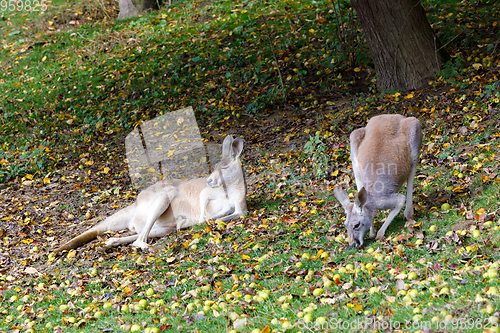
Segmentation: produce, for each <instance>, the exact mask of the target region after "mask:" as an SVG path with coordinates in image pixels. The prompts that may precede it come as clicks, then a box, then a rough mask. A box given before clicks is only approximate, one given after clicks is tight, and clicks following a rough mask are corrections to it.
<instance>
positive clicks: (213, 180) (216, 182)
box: [207, 176, 221, 188]
mask: <svg viewBox="0 0 500 333" xmlns="http://www.w3.org/2000/svg"><path fill="white" fill-rule="evenodd" d="M207 185H208V186H209V187H212V188H215V187H219V186H220V185H221V182H220V178H219V177H213V176H210V177H208V178H207Z"/></svg>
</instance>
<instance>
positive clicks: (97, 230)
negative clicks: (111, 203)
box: [53, 204, 135, 253]
mask: <svg viewBox="0 0 500 333" xmlns="http://www.w3.org/2000/svg"><path fill="white" fill-rule="evenodd" d="M134 209H135V204H132V205H130V206H128V207H126V208H124V209H122V210H119V211H118V212H116V213H115V214H113V215H111V216H110V217H108V218H107V219H105V220H104V221H102V222H101V223H99V224H97V225H96V226H94V227H92V228H90V229H89V230H87V231H85V232H84V233H83V234H81V235H79V236H76V237H75V238H73V239H71V240H70V241H68V242H66V243H64V244H63V245H61V246H59V247H58V248H56V249H55V250H54V251H53V252H54V253H59V252H61V251H64V250H71V249H76V248H77V247H80V246H82V245H84V244H87V243H88V242H91V241H93V240H94V239H96V238H97V236H98V235H102V234H103V233H105V232H106V231H117V230H123V229H127V228H128V225H129V221H130V219H131V218H132V216H133V211H134Z"/></svg>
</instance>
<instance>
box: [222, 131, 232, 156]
mask: <svg viewBox="0 0 500 333" xmlns="http://www.w3.org/2000/svg"><path fill="white" fill-rule="evenodd" d="M232 144H233V136H232V135H228V136H226V138H225V139H224V142H223V143H222V158H224V157H226V156H230V154H231V150H232V148H231V145H232Z"/></svg>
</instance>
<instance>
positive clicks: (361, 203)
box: [354, 187, 368, 210]
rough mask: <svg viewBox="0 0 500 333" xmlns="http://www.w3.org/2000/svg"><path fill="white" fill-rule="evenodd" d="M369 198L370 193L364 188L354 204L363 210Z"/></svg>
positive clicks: (357, 195)
mask: <svg viewBox="0 0 500 333" xmlns="http://www.w3.org/2000/svg"><path fill="white" fill-rule="evenodd" d="M367 196H368V193H366V190H365V188H364V187H362V188H361V190H359V192H358V194H356V199H354V204H355V205H356V206H358V207H359V208H360V210H361V209H363V207H364V206H365V204H366V199H367Z"/></svg>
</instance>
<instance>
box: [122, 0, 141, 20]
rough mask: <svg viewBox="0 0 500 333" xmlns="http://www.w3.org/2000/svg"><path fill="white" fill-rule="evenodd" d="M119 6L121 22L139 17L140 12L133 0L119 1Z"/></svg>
mask: <svg viewBox="0 0 500 333" xmlns="http://www.w3.org/2000/svg"><path fill="white" fill-rule="evenodd" d="M118 4H119V6H120V13H119V14H118V19H119V20H122V19H128V18H131V17H134V16H137V15H139V10H137V8H136V7H135V5H134V3H133V2H132V0H118Z"/></svg>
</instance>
